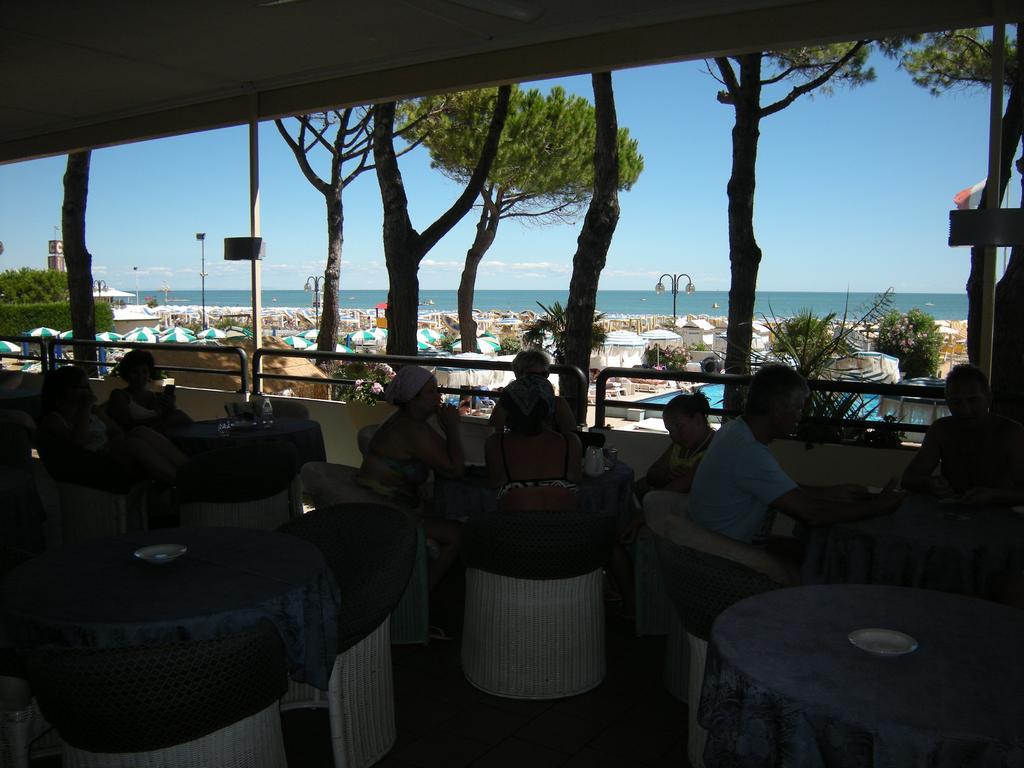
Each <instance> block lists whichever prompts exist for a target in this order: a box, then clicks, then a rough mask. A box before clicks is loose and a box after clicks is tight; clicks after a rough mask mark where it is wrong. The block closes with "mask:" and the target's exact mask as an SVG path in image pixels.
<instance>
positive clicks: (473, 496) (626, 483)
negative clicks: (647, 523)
mask: <svg viewBox="0 0 1024 768" xmlns="http://www.w3.org/2000/svg"><path fill="white" fill-rule="evenodd" d="M577 495H578V497H579V502H580V507H581V508H582V509H583V510H584V511H586V512H594V513H601V514H608V515H614V516H615V518H616V521H617V523H618V524H619V525H620V526H622V525H625V524H626V523H628V522H629V521H630V520H631V519H632V517H633V513H634V511H635V502H634V497H633V468H632V467H630V466H629V465H628V464H626V463H625V462H622V461H615V462H613V463H612V464H611V465H610V466H609V467H608V468H607V469H606V470H605V471H604V472H603V473H601V474H600V475H598V476H597V477H587V476H586V475H584V477H583V478H582V479H581V480H580V482H579V486H578V490H577ZM497 508H498V495H497V491H496V490H495V489H494V488H492V487H491V486H490V483H489V482H488V478H487V471H486V469H485V468H484V467H473V468H471V470H470V471H469V472H468V473H467V474H466V475H464V476H463V477H460V478H456V479H450V478H449V479H446V478H443V477H440V476H437V477H436V478H435V480H434V510H435V512H436V513H437V514H438V515H440V516H443V517H446V518H448V519H449V520H466V519H468V518H471V517H479V516H483V515H488V514H493V513H494V512H496V511H497Z"/></svg>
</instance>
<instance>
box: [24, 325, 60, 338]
mask: <svg viewBox="0 0 1024 768" xmlns="http://www.w3.org/2000/svg"><path fill="white" fill-rule="evenodd" d="M23 335H24V336H36V337H37V338H42V339H53V338H56V337H58V336H60V331H55V330H53V328H46V327H45V326H44V327H42V328H33V329H32V330H31V331H27V332H26V333H24V334H23Z"/></svg>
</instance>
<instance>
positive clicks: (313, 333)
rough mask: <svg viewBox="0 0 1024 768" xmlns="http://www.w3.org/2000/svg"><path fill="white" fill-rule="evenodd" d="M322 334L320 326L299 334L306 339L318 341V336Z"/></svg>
mask: <svg viewBox="0 0 1024 768" xmlns="http://www.w3.org/2000/svg"><path fill="white" fill-rule="evenodd" d="M319 335H320V329H319V328H310V329H309V330H308V331H305V332H303V333H300V334H299V336H301V337H302V338H304V339H305V340H306V341H316V337H317V336H319Z"/></svg>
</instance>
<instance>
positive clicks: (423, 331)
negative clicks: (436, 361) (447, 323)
mask: <svg viewBox="0 0 1024 768" xmlns="http://www.w3.org/2000/svg"><path fill="white" fill-rule="evenodd" d="M440 340H441V334H440V333H438V332H437V331H435V330H434V329H433V328H420V329H419V330H418V331H416V341H422V342H423V343H424V344H436V343H437V342H439V341H440Z"/></svg>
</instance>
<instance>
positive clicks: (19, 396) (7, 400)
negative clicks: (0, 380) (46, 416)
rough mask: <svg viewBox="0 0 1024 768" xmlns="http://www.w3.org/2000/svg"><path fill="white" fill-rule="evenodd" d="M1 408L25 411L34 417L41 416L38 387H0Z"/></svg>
mask: <svg viewBox="0 0 1024 768" xmlns="http://www.w3.org/2000/svg"><path fill="white" fill-rule="evenodd" d="M0 408H3V409H5V410H12V411H23V412H24V413H27V414H28V415H29V416H31V417H32V418H33V419H37V418H39V390H38V389H0Z"/></svg>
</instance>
